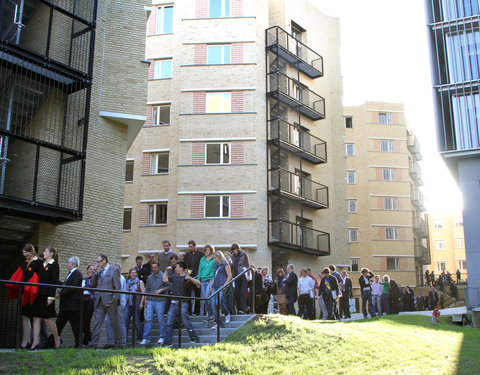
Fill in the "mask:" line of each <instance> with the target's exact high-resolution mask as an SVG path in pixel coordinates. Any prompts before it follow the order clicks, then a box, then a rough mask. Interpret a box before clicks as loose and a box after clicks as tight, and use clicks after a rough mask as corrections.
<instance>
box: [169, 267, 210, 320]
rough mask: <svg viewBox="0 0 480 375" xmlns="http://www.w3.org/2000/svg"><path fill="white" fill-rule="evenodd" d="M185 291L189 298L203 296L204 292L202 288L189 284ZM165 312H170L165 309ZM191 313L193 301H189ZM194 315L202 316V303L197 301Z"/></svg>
mask: <svg viewBox="0 0 480 375" xmlns="http://www.w3.org/2000/svg"><path fill="white" fill-rule="evenodd" d="M192 277H193V276H192ZM185 289H186V293H187V295H188V296H192V297H194V296H195V297H200V296H201V293H202V290H201V289H200V288H197V286H196V285H194V284H190V283H188V284H187V286H186V287H185ZM165 311H168V310H166V309H165ZM191 311H192V301H188V312H189V313H190V312H191ZM193 313H194V314H195V315H200V301H195V305H194V306H193Z"/></svg>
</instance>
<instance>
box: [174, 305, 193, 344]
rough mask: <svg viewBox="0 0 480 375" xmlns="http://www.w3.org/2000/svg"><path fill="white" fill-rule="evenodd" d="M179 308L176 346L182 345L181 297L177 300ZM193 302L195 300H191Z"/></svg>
mask: <svg viewBox="0 0 480 375" xmlns="http://www.w3.org/2000/svg"><path fill="white" fill-rule="evenodd" d="M172 302H173V301H172ZM178 303H179V310H178V347H179V348H181V347H182V299H181V298H180V299H179V300H178ZM193 303H195V301H193Z"/></svg>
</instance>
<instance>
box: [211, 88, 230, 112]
mask: <svg viewBox="0 0 480 375" xmlns="http://www.w3.org/2000/svg"><path fill="white" fill-rule="evenodd" d="M206 101H207V105H206V113H226V112H231V111H232V109H231V108H232V107H231V93H229V92H209V93H207V95H206Z"/></svg>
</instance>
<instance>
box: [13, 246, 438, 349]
mask: <svg viewBox="0 0 480 375" xmlns="http://www.w3.org/2000/svg"><path fill="white" fill-rule="evenodd" d="M162 246H163V250H162V251H160V252H159V253H151V254H149V258H150V259H149V261H148V262H147V263H144V258H143V256H141V255H139V256H137V257H136V259H135V263H136V265H135V267H133V268H131V269H129V270H128V273H126V277H124V276H122V274H121V266H120V265H119V264H110V263H109V262H108V258H107V256H106V255H104V254H99V255H98V258H97V264H96V266H93V265H88V266H87V267H86V276H85V277H83V275H82V273H81V271H80V269H79V267H80V260H79V258H78V257H71V258H69V259H68V262H67V270H68V274H67V276H66V278H65V279H64V280H63V281H60V278H59V275H60V267H59V264H58V253H57V250H56V249H55V248H54V247H52V246H48V247H46V248H45V249H44V251H43V258H42V259H41V258H40V257H39V256H38V255H37V253H36V251H35V248H34V247H33V246H32V245H31V244H26V245H25V246H24V248H23V250H22V252H23V256H24V257H25V262H24V263H23V264H22V265H21V266H20V268H19V270H18V271H17V272H16V274H15V275H17V276H19V275H20V276H19V277H18V278H16V280H22V281H29V282H34V283H36V282H39V283H43V284H51V285H52V287H39V288H35V287H33V288H32V287H26V288H25V292H24V294H23V297H22V326H23V336H22V341H21V348H22V349H30V350H35V349H38V348H41V347H48V346H51V347H55V348H58V347H60V345H61V338H60V335H61V333H62V331H63V328H64V327H65V325H66V323H67V322H69V323H70V326H71V328H72V331H73V333H74V337H75V347H81V346H83V347H92V348H96V347H97V346H98V344H99V340H100V334H101V332H102V329H103V325H105V327H106V332H107V344H106V345H105V346H104V348H121V347H124V346H125V345H126V344H127V342H126V339H127V331H128V329H129V327H130V325H131V324H132V330H133V332H134V335H135V336H136V341H137V342H138V343H139V344H141V345H148V344H150V343H151V340H152V339H153V340H157V341H156V343H157V344H158V345H164V346H171V345H172V334H173V329H174V328H175V326H176V324H178V323H177V322H178V318H179V316H181V321H182V323H183V325H184V327H185V328H186V330H187V332H188V334H189V336H190V339H191V341H192V342H198V341H199V338H198V336H197V334H196V332H195V330H194V328H193V326H192V324H191V322H190V319H189V316H191V315H201V316H204V318H205V322H206V323H208V325H209V327H211V328H212V329H215V328H216V327H217V325H220V326H222V327H224V326H225V324H228V323H229V322H230V317H231V315H235V314H245V313H258V314H266V313H268V312H278V313H280V314H288V315H298V316H300V317H302V318H303V319H316V318H317V307H318V316H319V318H320V319H338V320H339V319H350V318H351V310H352V309H354V308H355V300H354V299H353V287H354V286H353V282H352V280H351V279H350V277H349V275H348V272H347V271H345V270H343V271H341V272H338V271H337V270H336V267H335V265H333V264H332V265H330V266H328V267H325V268H324V269H323V270H322V272H320V273H319V274H318V278H317V277H316V276H315V275H313V274H312V270H311V269H310V268H302V269H300V270H299V271H298V275H297V271H296V270H295V267H294V265H293V264H289V265H288V266H287V267H286V269H285V270H284V269H278V270H276V272H275V275H274V276H273V277H272V275H271V274H270V269H269V268H268V267H266V266H265V267H261V268H256V267H255V266H254V265H252V264H251V263H250V260H249V257H248V254H247V253H246V252H245V251H244V250H242V249H241V248H240V246H239V245H238V244H237V243H233V244H232V245H231V247H230V251H226V252H222V251H218V250H216V249H215V248H214V246H212V245H206V246H204V248H203V251H202V250H200V249H198V248H197V246H196V243H195V241H193V240H191V241H189V242H188V247H189V249H188V251H187V252H179V253H176V252H174V251H173V250H172V249H171V244H170V242H169V241H168V240H165V241H163V243H162ZM15 275H14V276H15ZM17 276H15V277H17ZM235 277H237V278H236V280H235V282H234V283H230V281H231V280H232V279H233V278H235ZM12 279H15V278H14V277H12ZM62 286H78V287H80V286H81V287H85V288H94V289H98V290H91V289H90V290H76V289H71V288H62ZM358 286H359V287H360V292H361V303H362V307H361V312H362V313H363V316H364V317H365V318H367V317H368V316H370V317H373V316H376V315H382V314H383V313H385V314H397V313H398V312H399V311H402V310H406V311H411V310H415V309H427V308H428V309H433V308H435V307H436V306H437V305H438V304H440V305H441V304H442V298H443V294H442V292H440V295H439V294H438V293H437V291H436V290H435V288H433V286H432V290H431V291H430V293H429V294H428V296H427V295H426V296H418V297H417V298H415V293H414V291H413V289H412V288H410V287H409V286H407V287H406V288H405V289H402V288H400V287H399V286H398V284H397V283H396V282H395V280H392V279H390V277H389V276H388V275H384V276H382V277H380V275H374V274H373V273H372V272H371V271H370V270H368V269H367V268H363V269H362V270H361V276H360V277H359V279H358ZM10 287H12V286H10ZM109 291H119V292H122V291H124V292H136V293H139V294H135V295H134V294H127V293H112V292H109ZM218 291H220V292H219V294H220V297H219V299H218V301H219V305H220V306H219V310H220V314H219V316H220V319H218V317H217V298H211V299H209V300H207V301H199V300H195V301H187V300H183V301H182V302H179V301H178V300H177V299H172V298H166V296H167V295H174V296H186V297H193V296H196V297H202V298H208V297H210V296H211V295H212V294H213V293H216V292H218ZM272 295H273V298H272ZM55 299H59V300H60V303H59V304H58V307H59V311H58V314H57V313H56V311H55ZM81 304H83V321H82V327H83V332H80V326H81V325H80V318H81V316H80V306H81ZM296 306H297V308H298V310H296ZM133 316H134V317H135V321H134V322H131V321H132V318H133ZM155 316H156V318H157V321H158V333H157V332H152V326H153V321H154V319H155ZM55 317H56V318H57V319H56V322H54V320H53V318H55ZM92 319H93V326H92V324H91V322H92ZM42 321H44V322H45V325H46V327H48V328H49V329H50V331H51V336H50V337H49V338H48V339H47V340H46V341H45V340H43V342H41V340H40V337H41V336H42V335H41V333H42V329H41V327H42V326H45V325H43V323H42ZM32 326H33V333H32ZM91 327H93V328H92V329H91Z"/></svg>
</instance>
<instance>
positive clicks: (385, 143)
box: [380, 139, 395, 152]
mask: <svg viewBox="0 0 480 375" xmlns="http://www.w3.org/2000/svg"><path fill="white" fill-rule="evenodd" d="M380 151H381V152H394V151H395V149H394V143H393V141H390V140H387V139H382V140H381V141H380Z"/></svg>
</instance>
